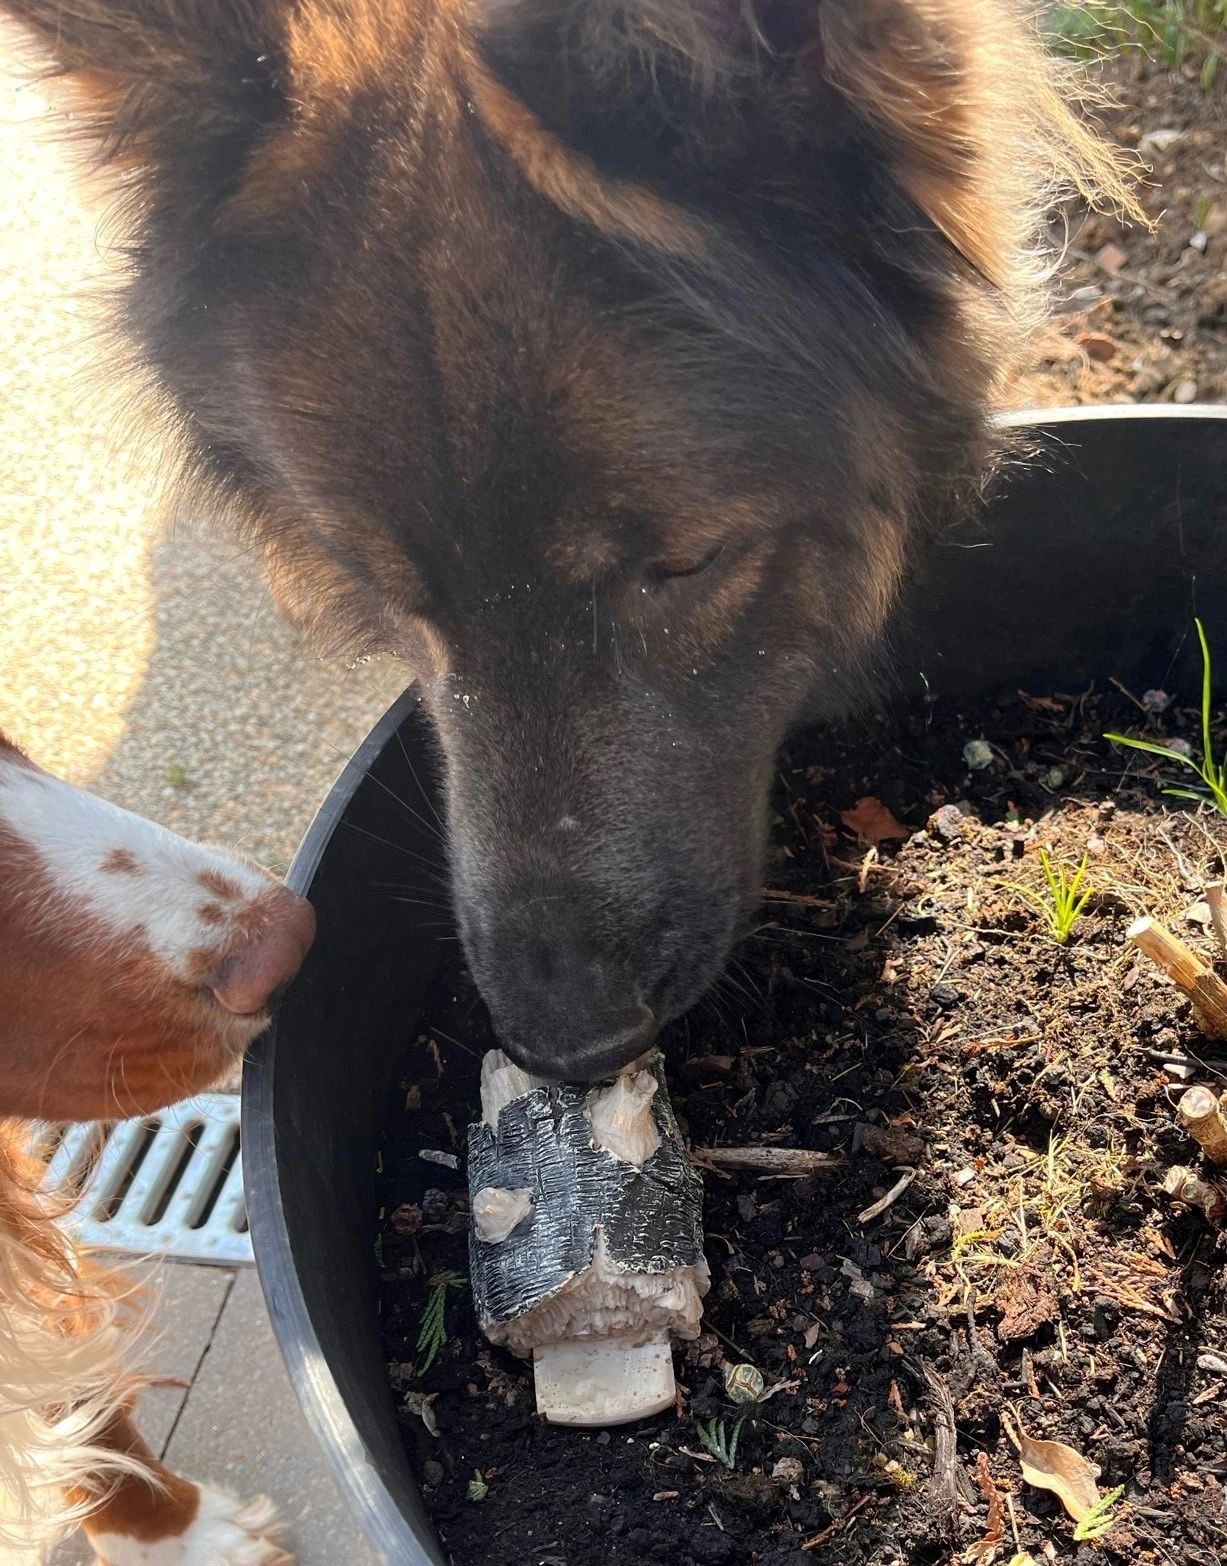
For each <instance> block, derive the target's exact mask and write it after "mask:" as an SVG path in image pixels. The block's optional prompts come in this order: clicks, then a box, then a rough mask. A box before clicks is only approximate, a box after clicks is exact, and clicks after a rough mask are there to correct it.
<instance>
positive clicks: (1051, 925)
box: [1001, 848, 1095, 946]
mask: <svg viewBox="0 0 1227 1566" xmlns="http://www.w3.org/2000/svg"><path fill="white" fill-rule="evenodd" d="M1040 864H1042V865H1043V867H1044V879H1045V880H1046V881H1047V882H1048V895H1047V897H1045V896H1044V895H1043V893H1042V892H1035V891H1032V889H1031V888H1030V887H1029V886H1020V885H1019V884H1018V882H1017V881H1003V882H1002V883H1001V884H1002V886H1008V887H1009V889H1010V890H1011V891H1012V892H1017V893H1018V895H1019V896H1020V897H1025V898H1026V899H1027V901H1028V902H1029V903H1030V904H1031V906H1032V907H1033V908H1034V909H1035V910H1036V911H1037V913H1038V914H1039V915H1040V917H1041V918H1042V919H1043V921H1044V923H1045V925H1047V927H1048V933H1049V935H1051V936H1052V938H1053V940H1054V941H1055V942H1056V943H1057V945H1058V946H1064V945H1065V943H1066V941H1068V940H1069V938H1070V936H1071V935H1072V934H1073V932H1074V926H1075V925H1076V924H1077V923H1078V920H1079V919H1080V918H1081V917H1082V910H1083V909H1084V908H1085V907H1086V905H1087V903H1088V902H1089V901H1090V900H1091V898H1092V897H1093V896H1094V892H1095V889H1094V887H1092V886H1083V881H1084V879H1085V877H1086V855H1085V854H1083V856H1082V860H1081V862H1080V863H1079V865H1078V868H1077V869H1076V870H1075V871H1074V872H1073V874H1072V875H1071V874H1070V870H1069V866H1068V865H1057V866H1056V867H1055V868H1054V867H1053V863H1052V855H1051V854H1050V853H1049V852H1048V850H1047V849H1046V848H1041V849H1040ZM1079 893H1081V895H1079Z"/></svg>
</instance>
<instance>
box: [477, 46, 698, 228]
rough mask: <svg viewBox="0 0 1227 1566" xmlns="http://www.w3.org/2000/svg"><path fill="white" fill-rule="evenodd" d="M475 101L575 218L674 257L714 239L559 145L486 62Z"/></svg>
mask: <svg viewBox="0 0 1227 1566" xmlns="http://www.w3.org/2000/svg"><path fill="white" fill-rule="evenodd" d="M468 75H469V85H470V88H471V90H472V94H473V102H474V105H475V106H476V108H477V110H478V112H479V113H480V115H481V117H482V119H483V120H484V121H485V122H486V125H487V126H488V127H489V129H490V130H491V131H492V132H493V133H494V134H495V135H496V136H497V137H498V139H499V140H500V141H501V142H502V143H503V146H504V147H505V148H506V149H507V152H508V153H509V154H510V156H511V158H512V160H513V161H514V162H515V164H516V166H517V167H518V168H519V170H520V172H521V174H523V176H524V178H525V179H526V180H527V181H528V183H529V184H530V185H531V186H532V187H533V189H534V190H536V191H538V192H539V193H540V194H541V195H543V196H545V197H546V198H547V199H548V200H550V201H552V202H553V203H554V205H555V206H557V207H560V208H561V209H562V211H564V212H565V213H566V214H567V215H568V217H573V218H578V219H579V220H580V221H581V222H584V223H590V224H591V225H592V226H593V228H597V229H599V230H600V231H601V232H602V233H603V234H611V235H614V236H615V237H619V238H624V239H638V240H641V241H642V242H643V243H645V244H649V245H654V246H655V247H656V248H657V249H658V250H664V251H666V252H667V253H668V254H670V255H687V256H694V255H701V254H702V253H703V252H704V250H706V248H707V236H706V233H705V230H704V228H703V225H702V224H701V223H700V222H699V221H698V219H696V218H693V217H691V216H690V215H689V214H688V213H686V212H683V211H682V210H681V209H680V208H679V207H676V206H674V205H672V203H670V202H668V201H665V200H663V199H662V198H661V197H660V196H657V195H656V194H655V193H654V192H652V191H650V190H647V189H646V188H645V187H644V186H642V185H635V184H632V183H631V181H629V180H624V179H618V178H616V177H615V176H613V175H608V174H603V173H602V172H601V171H600V170H599V169H598V168H597V166H596V165H595V164H594V163H593V162H592V160H591V159H590V158H587V157H585V156H584V155H583V154H582V153H579V152H574V151H572V150H571V149H570V148H569V147H567V146H565V145H564V144H563V143H562V142H561V141H559V140H558V138H557V137H556V136H554V135H553V134H552V133H551V132H550V131H548V130H547V129H546V127H545V126H544V125H542V123H541V122H540V120H538V118H537V117H536V115H535V114H533V113H532V111H531V110H530V109H528V108H526V107H525V106H524V104H522V103H521V102H520V100H519V99H518V98H516V97H514V96H513V95H512V94H511V93H510V92H508V91H507V89H506V88H505V87H504V86H503V85H502V83H501V82H499V81H496V80H495V78H494V77H493V76H491V75H490V73H489V71H487V70H486V68H485V66H484V65H482V64H481V62H480V61H478V60H476V59H472V60H470V62H469V65H468Z"/></svg>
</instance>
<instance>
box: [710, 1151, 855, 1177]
mask: <svg viewBox="0 0 1227 1566" xmlns="http://www.w3.org/2000/svg"><path fill="white" fill-rule="evenodd" d="M690 1161H691V1162H692V1163H695V1164H699V1165H703V1164H706V1165H707V1166H708V1167H709V1168H711V1169H747V1170H752V1171H755V1172H757V1173H758V1174H766V1175H780V1176H783V1177H785V1178H788V1179H802V1178H803V1177H804V1176H806V1175H816V1174H829V1173H831V1171H833V1170H835V1169H842V1168H843V1166H844V1160H843V1158H842V1157H841V1155H840V1154H839V1153H817V1152H811V1151H810V1150H808V1149H807V1148H801V1147H695V1148H692V1149H691V1152H690Z"/></svg>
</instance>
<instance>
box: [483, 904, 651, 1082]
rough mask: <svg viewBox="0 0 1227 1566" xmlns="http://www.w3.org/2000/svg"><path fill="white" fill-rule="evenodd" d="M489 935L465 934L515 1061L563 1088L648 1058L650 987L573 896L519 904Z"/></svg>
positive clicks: (492, 925) (497, 921)
mask: <svg viewBox="0 0 1227 1566" xmlns="http://www.w3.org/2000/svg"><path fill="white" fill-rule="evenodd" d="M505 907H506V909H507V912H506V913H503V914H501V916H497V915H496V916H495V917H494V918H492V919H490V921H489V924H488V925H487V926H486V928H487V930H488V934H487V935H485V936H483V935H482V934H481V933H479V932H478V931H477V930H474V929H472V928H470V929H469V930H467V931H466V938H467V940H466V943H467V944H468V946H469V950H470V956H471V959H472V961H473V968H474V972H475V974H476V976H477V977H478V981H479V983H480V986H481V989H482V991H483V994H484V995H485V997H486V1000H487V1002H488V1004H489V1006H490V1011H491V1015H492V1017H493V1019H494V1026H495V1028H496V1030H497V1031H498V1033H499V1036H500V1040H501V1042H502V1043H503V1045H504V1047H505V1048H506V1049H507V1051H508V1053H509V1054H510V1055H511V1056H512V1057H513V1058H514V1059H515V1060H517V1061H518V1063H519V1064H520V1065H522V1066H523V1067H524V1068H525V1069H526V1070H528V1071H531V1072H533V1073H535V1074H537V1075H539V1076H545V1077H549V1078H552V1079H553V1080H556V1081H573V1082H595V1081H598V1080H600V1079H601V1078H602V1077H609V1076H613V1075H614V1074H615V1073H616V1072H618V1071H619V1070H620V1069H621V1068H622V1067H623V1066H625V1065H627V1064H629V1063H630V1062H631V1061H632V1060H634V1059H636V1057H637V1056H639V1055H642V1054H643V1052H644V1051H645V1050H646V1049H647V1048H649V1046H650V1045H651V1043H652V1040H653V1039H654V1038H655V1036H656V1033H657V1026H658V1025H657V1021H656V1017H655V1015H654V1013H653V1011H652V1009H651V1007H650V1006H649V1005H648V1004H647V1003H646V1001H645V999H644V998H643V997H644V992H645V990H649V991H650V989H651V986H650V984H645V982H644V980H645V977H646V978H650V975H646V976H645V975H643V974H641V973H639V972H637V971H632V969H631V967H630V965H628V964H627V963H626V962H625V960H622V961H620V960H619V958H618V955H617V953H616V951H615V950H614V947H613V943H612V942H608V941H603V940H602V939H601V937H600V935H599V934H598V933H596V930H595V926H596V921H595V920H594V919H592V918H591V916H588V917H586V916H585V908H584V899H583V898H582V897H581V896H580V895H578V894H577V892H576V890H575V889H574V888H570V887H550V888H548V889H545V888H540V887H538V888H537V889H535V890H534V891H532V892H526V893H525V894H524V895H521V896H518V897H515V898H510V899H508V900H507V902H506V904H505Z"/></svg>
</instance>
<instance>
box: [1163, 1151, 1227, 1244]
mask: <svg viewBox="0 0 1227 1566" xmlns="http://www.w3.org/2000/svg"><path fill="white" fill-rule="evenodd" d="M1163 1189H1164V1190H1165V1191H1166V1192H1167V1194H1168V1196H1170V1197H1172V1198H1173V1199H1174V1200H1175V1201H1178V1202H1183V1203H1184V1205H1185V1206H1186V1207H1196V1208H1197V1210H1198V1212H1200V1213H1203V1214H1204V1215H1205V1218H1206V1222H1207V1223H1210V1224H1213V1226H1214V1227H1215V1228H1216V1229H1221V1228H1222V1226H1223V1223H1224V1221H1225V1220H1227V1195H1224V1194H1223V1192H1222V1190H1221V1189H1220V1188H1219V1187H1218V1186H1217V1185H1213V1184H1211V1183H1210V1181H1208V1180H1203V1179H1202V1178H1201V1176H1200V1175H1198V1174H1197V1173H1196V1172H1195V1171H1194V1170H1192V1169H1186V1168H1184V1166H1183V1165H1181V1164H1176V1165H1175V1166H1174V1167H1173V1168H1171V1169H1169V1170H1168V1171H1167V1174H1166V1176H1165V1177H1164V1180H1163Z"/></svg>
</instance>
